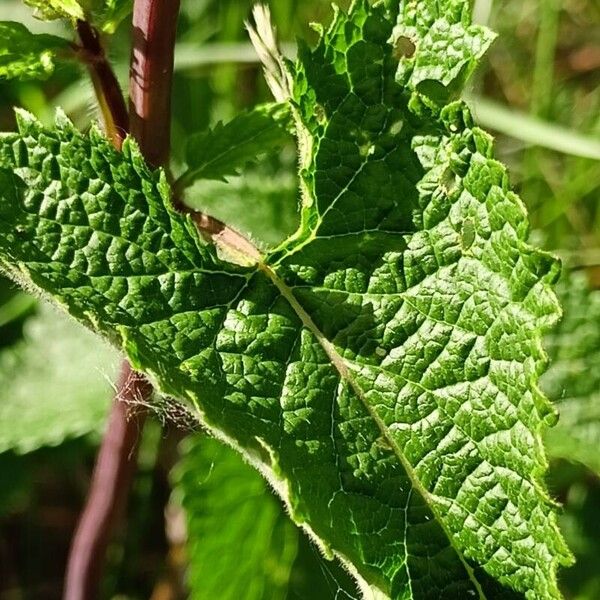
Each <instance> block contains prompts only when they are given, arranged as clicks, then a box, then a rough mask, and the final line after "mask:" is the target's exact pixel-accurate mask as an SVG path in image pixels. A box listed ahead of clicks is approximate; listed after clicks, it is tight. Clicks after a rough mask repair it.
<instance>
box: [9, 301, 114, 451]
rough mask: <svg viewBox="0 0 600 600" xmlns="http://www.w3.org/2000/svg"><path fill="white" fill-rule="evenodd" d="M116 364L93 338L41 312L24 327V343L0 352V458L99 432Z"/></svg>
mask: <svg viewBox="0 0 600 600" xmlns="http://www.w3.org/2000/svg"><path fill="white" fill-rule="evenodd" d="M116 364H118V357H117V355H116V353H115V352H112V351H111V350H110V349H109V348H108V347H106V346H105V345H103V344H102V343H99V342H98V340H97V338H94V336H92V335H91V334H90V333H89V332H86V331H85V330H84V329H83V328H81V326H79V325H77V324H75V323H71V322H69V321H68V320H67V319H65V318H64V317H61V316H59V315H57V314H56V312H55V311H54V310H51V309H48V308H43V309H42V310H41V312H40V314H38V315H36V316H35V317H32V318H31V319H29V320H28V321H27V324H26V328H25V339H24V340H23V341H22V342H19V343H18V344H17V345H16V346H11V347H8V348H6V349H4V350H2V352H0V452H5V451H7V450H13V451H15V452H18V453H20V454H22V453H26V452H31V451H32V450H37V449H38V448H40V447H42V446H54V445H57V444H60V443H62V442H63V441H64V440H65V439H67V438H72V437H79V436H82V435H87V434H89V433H92V432H100V431H102V430H103V428H104V421H105V417H106V414H107V410H108V407H109V403H110V398H111V387H110V381H111V380H112V377H113V375H114V374H115V366H116Z"/></svg>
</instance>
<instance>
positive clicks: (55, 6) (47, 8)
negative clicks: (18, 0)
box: [23, 0, 85, 21]
mask: <svg viewBox="0 0 600 600" xmlns="http://www.w3.org/2000/svg"><path fill="white" fill-rule="evenodd" d="M23 1H24V2H25V4H27V6H31V7H32V8H34V9H35V14H36V16H37V17H38V18H40V19H43V20H44V21H53V20H54V19H81V20H83V19H85V15H84V12H83V8H81V4H80V3H79V2H78V1H77V0H23Z"/></svg>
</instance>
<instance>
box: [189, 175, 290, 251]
mask: <svg viewBox="0 0 600 600" xmlns="http://www.w3.org/2000/svg"><path fill="white" fill-rule="evenodd" d="M286 166H287V165H286ZM297 196H298V181H297V178H296V176H295V174H294V172H293V171H292V169H291V168H290V169H287V168H285V167H284V168H276V169H274V168H271V167H270V166H266V165H265V164H262V165H260V166H257V167H255V168H249V169H248V170H246V171H245V172H244V174H243V176H241V177H233V178H230V179H229V181H228V182H222V181H207V180H203V181H199V182H197V183H196V184H195V185H194V186H193V187H192V188H190V190H189V192H188V194H187V196H186V199H185V202H186V204H187V205H188V206H190V207H191V208H194V209H196V210H200V211H202V212H204V213H206V214H209V215H212V216H214V217H216V218H217V219H220V220H221V221H223V222H224V223H227V224H228V225H229V226H231V227H233V228H235V229H236V230H238V231H240V232H241V233H243V234H245V235H246V236H247V237H249V238H251V239H252V240H254V241H255V242H256V243H257V245H259V246H260V247H264V248H273V247H275V246H277V245H278V244H280V243H281V242H282V241H283V240H285V239H286V238H287V237H288V236H289V235H291V234H292V233H293V232H294V231H295V230H296V228H297V226H298V219H299V214H298V200H297Z"/></svg>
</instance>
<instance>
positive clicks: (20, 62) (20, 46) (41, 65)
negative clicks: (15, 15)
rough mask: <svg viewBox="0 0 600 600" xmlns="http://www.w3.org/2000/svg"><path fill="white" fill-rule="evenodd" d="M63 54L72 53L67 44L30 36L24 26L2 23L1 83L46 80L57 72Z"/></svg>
mask: <svg viewBox="0 0 600 600" xmlns="http://www.w3.org/2000/svg"><path fill="white" fill-rule="evenodd" d="M60 52H62V53H63V54H65V55H66V54H67V53H68V52H69V44H68V42H67V40H64V39H62V38H60V37H57V36H54V35H48V34H34V33H31V32H30V31H29V30H28V29H27V27H25V26H24V25H22V24H21V23H14V22H11V21H0V80H2V79H19V80H21V81H24V80H29V79H46V78H47V77H49V76H50V75H52V73H53V72H54V64H55V63H54V61H55V58H56V54H57V53H60Z"/></svg>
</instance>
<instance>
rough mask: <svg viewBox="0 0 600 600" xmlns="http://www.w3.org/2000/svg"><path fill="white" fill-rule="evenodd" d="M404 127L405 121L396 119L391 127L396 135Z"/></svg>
mask: <svg viewBox="0 0 600 600" xmlns="http://www.w3.org/2000/svg"><path fill="white" fill-rule="evenodd" d="M402 129H404V121H396V122H395V123H392V126H391V127H390V133H391V134H392V135H394V136H396V135H398V134H399V133H400V132H401V131H402Z"/></svg>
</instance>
